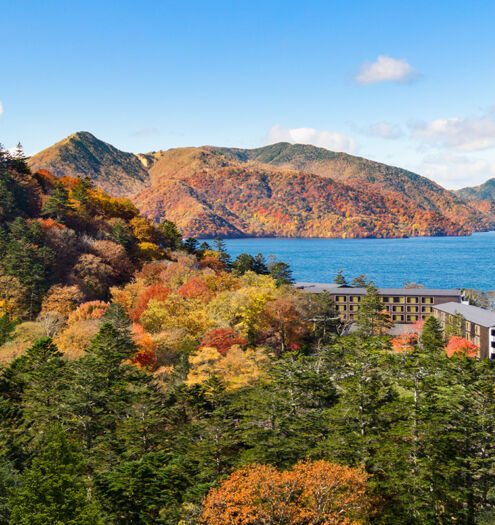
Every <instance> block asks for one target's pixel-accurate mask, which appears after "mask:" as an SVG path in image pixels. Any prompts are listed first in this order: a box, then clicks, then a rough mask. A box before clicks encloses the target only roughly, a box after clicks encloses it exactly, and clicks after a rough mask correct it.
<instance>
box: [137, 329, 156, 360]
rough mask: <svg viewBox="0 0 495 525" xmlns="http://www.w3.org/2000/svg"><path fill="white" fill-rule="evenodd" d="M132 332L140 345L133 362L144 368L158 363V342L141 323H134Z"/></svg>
mask: <svg viewBox="0 0 495 525" xmlns="http://www.w3.org/2000/svg"><path fill="white" fill-rule="evenodd" d="M132 333H133V339H134V342H135V343H136V345H137V347H138V351H137V353H136V355H135V356H134V359H133V363H134V364H136V365H138V366H140V367H143V368H153V367H154V366H155V365H156V348H157V344H156V342H155V341H154V340H153V338H152V337H151V336H150V335H149V334H147V333H146V332H145V331H144V329H143V327H142V326H141V325H140V324H134V325H133V327H132Z"/></svg>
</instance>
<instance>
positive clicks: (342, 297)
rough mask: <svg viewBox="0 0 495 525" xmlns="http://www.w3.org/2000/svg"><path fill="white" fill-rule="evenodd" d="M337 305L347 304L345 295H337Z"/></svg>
mask: <svg viewBox="0 0 495 525" xmlns="http://www.w3.org/2000/svg"><path fill="white" fill-rule="evenodd" d="M335 302H336V303H345V295H337V297H336V298H335Z"/></svg>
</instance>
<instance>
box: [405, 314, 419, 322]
mask: <svg viewBox="0 0 495 525" xmlns="http://www.w3.org/2000/svg"><path fill="white" fill-rule="evenodd" d="M407 320H408V321H409V322H411V323H414V321H417V320H418V316H417V315H408V316H407Z"/></svg>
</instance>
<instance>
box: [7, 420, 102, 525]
mask: <svg viewBox="0 0 495 525" xmlns="http://www.w3.org/2000/svg"><path fill="white" fill-rule="evenodd" d="M85 474H86V468H85V464H84V461H83V456H82V454H81V452H80V451H79V450H78V447H77V446H76V445H75V444H73V443H71V442H70V441H69V440H68V439H67V438H66V437H65V434H64V433H63V432H62V431H61V430H59V429H57V430H53V431H52V432H51V433H50V434H48V435H47V436H46V439H45V442H44V443H43V444H42V446H41V448H40V450H39V452H38V454H37V456H36V457H35V458H34V459H33V462H32V465H31V466H30V467H29V468H28V469H27V470H26V471H25V472H24V473H23V475H22V478H21V484H20V486H19V487H18V488H17V489H16V490H15V491H14V494H13V496H12V498H11V502H10V504H11V508H12V514H11V522H12V523H16V524H19V525H47V524H48V523H50V524H51V523H53V524H56V523H60V524H62V523H67V524H69V523H70V524H73V525H93V524H94V525H96V524H103V523H104V521H103V519H102V517H101V513H100V511H99V509H98V506H97V504H96V503H95V502H94V501H93V500H92V499H91V496H90V494H91V492H90V491H89V487H88V486H87V485H86V483H85Z"/></svg>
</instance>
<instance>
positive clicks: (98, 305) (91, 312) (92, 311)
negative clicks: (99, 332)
mask: <svg viewBox="0 0 495 525" xmlns="http://www.w3.org/2000/svg"><path fill="white" fill-rule="evenodd" d="M109 306H110V303H105V302H103V301H89V302H87V303H83V304H81V305H80V306H79V307H78V308H77V310H74V311H73V312H72V313H71V314H70V315H69V319H68V320H67V324H72V323H75V322H77V321H87V320H88V319H101V318H102V317H103V316H104V315H105V312H106V311H107V309H108V307H109Z"/></svg>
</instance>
